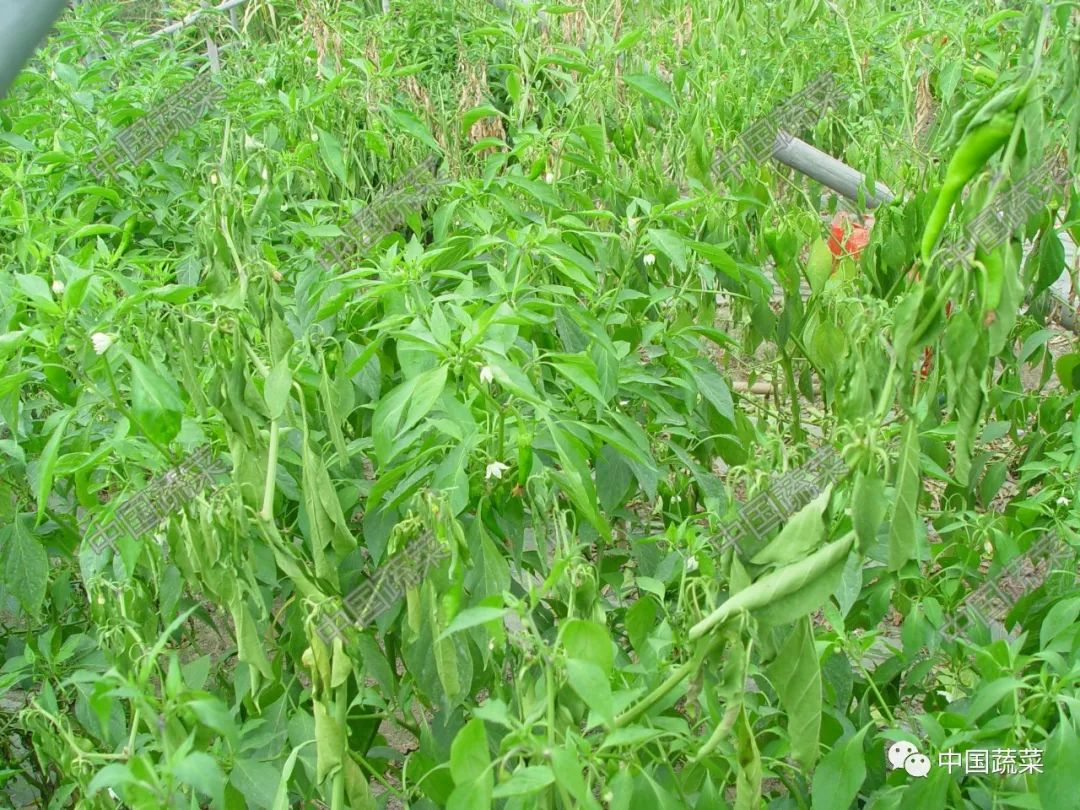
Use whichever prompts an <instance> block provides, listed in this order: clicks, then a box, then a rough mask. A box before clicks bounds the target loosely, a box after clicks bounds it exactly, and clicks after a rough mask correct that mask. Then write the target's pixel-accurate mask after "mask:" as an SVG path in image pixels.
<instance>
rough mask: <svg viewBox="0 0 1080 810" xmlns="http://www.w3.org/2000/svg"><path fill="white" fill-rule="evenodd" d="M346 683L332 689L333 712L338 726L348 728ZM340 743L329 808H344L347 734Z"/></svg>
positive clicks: (347, 750) (337, 809) (333, 809)
mask: <svg viewBox="0 0 1080 810" xmlns="http://www.w3.org/2000/svg"><path fill="white" fill-rule="evenodd" d="M347 688H348V684H344V683H343V684H342V685H341V686H339V687H338V688H337V689H335V690H334V714H335V715H336V718H335V719H336V720H337V722H338V725H339V727H340V728H342V729H345V728H348V719H349V718H348V706H347V704H346V703H345V690H346V689H347ZM343 736H344V740H343V741H342V745H341V767H340V768H338V771H337V773H335V774H334V785H333V791H332V793H331V794H330V810H345V760H346V759H347V758H348V756H349V742H348V735H347V734H345V735H343Z"/></svg>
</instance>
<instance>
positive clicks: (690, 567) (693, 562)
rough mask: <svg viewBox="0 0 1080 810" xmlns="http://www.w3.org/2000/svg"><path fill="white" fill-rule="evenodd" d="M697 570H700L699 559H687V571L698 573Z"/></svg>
mask: <svg viewBox="0 0 1080 810" xmlns="http://www.w3.org/2000/svg"><path fill="white" fill-rule="evenodd" d="M697 569H698V561H697V557H687V558H686V570H687V571H697Z"/></svg>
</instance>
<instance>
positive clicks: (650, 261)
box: [642, 253, 656, 267]
mask: <svg viewBox="0 0 1080 810" xmlns="http://www.w3.org/2000/svg"><path fill="white" fill-rule="evenodd" d="M642 261H644V262H645V266H646V267H652V266H653V265H654V264H656V256H654V255H653V254H652V253H646V254H645V258H644V259H642Z"/></svg>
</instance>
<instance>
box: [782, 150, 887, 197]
mask: <svg viewBox="0 0 1080 810" xmlns="http://www.w3.org/2000/svg"><path fill="white" fill-rule="evenodd" d="M772 156H773V157H774V158H776V159H777V160H778V161H780V162H781V163H783V164H784V165H785V166H790V167H791V168H792V169H795V171H797V172H801V173H802V174H805V175H806V176H807V177H812V178H814V179H815V180H817V181H818V182H819V183H821V184H822V185H824V186H827V187H828V188H831V189H832V190H833V191H835V192H836V193H837V194H842V195H843V196H845V197H847V198H848V199H849V200H857V199H858V198H859V188H860V187H862V186H863V185H865V183H866V177H865V175H863V173H862V172H860V171H859V170H857V169H853V168H851V167H850V166H848V165H847V164H846V163H843V162H842V161H839V160H837V159H836V158H834V157H832V156H831V155H827V154H825V153H824V152H822V151H821V150H820V149H815V148H814V147H813V146H811V145H810V144H808V143H806V142H805V141H801V140H799V139H798V138H796V137H794V136H792V135H788V134H787V133H786V132H777V134H776V143H775V144H774V145H773V153H772ZM895 196H896V195H894V194H893V193H892V191H891V190H890V189H889V187H888V186H886V185H885V184H884V183H878V184H877V190H876V192H874V193H870V192H869V190H867V193H866V207H867V208H876V207H877V206H878V205H880V204H881V203H883V202H892V200H893V199H894V198H895Z"/></svg>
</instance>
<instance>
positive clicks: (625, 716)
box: [612, 635, 724, 729]
mask: <svg viewBox="0 0 1080 810" xmlns="http://www.w3.org/2000/svg"><path fill="white" fill-rule="evenodd" d="M723 643H724V637H723V636H721V635H717V636H715V637H714V638H712V639H710V640H709V641H708V642H706V643H705V644H703V645H702V646H700V647H698V651H697V652H696V653H695V654H694V657H693V658H691V659H690V660H689V661H686V662H685V663H683V664H682V665H681V666H679V667H678V668H677V669H676V670H675V671H674V672H672V673H671V674H670V675H669V676H668V677H667V678H666V679H665V680H664V682H663V683H662V684H660V685H659V686H658V687H656V688H655V689H653V690H652V691H651V692H650V693H649V694H647V695H646V696H645V697H644V698H642V699H641V700H640V701H638V702H637V703H635V704H634V705H633V706H631V707H630V708H629V709H627V710H626V711H625V712H623V713H622V714H620V715H619V716H618V717H616V718H615V723H614V724H613V725H612V728H613V729H616V728H621V727H622V726H625V725H626V724H627V723H629V722H630V721H632V720H636V719H637V718H638V717H640V716H641V715H642V714H644V713H645V712H646V711H647V710H648V709H649V708H650V707H652V706H653V705H655V704H656V703H657V702H659V701H660V699H661V698H663V697H664V695H666V694H667V693H668V692H670V691H671V690H672V689H674V688H675V687H676V686H678V685H679V684H680V683H681V682H682V680H683V678H685V677H686V676H687V675H689V674H690V673H691V672H694V671H696V670H697V668H698V667H699V666H701V662H702V661H704V660H705V658H706V656H708V654H709V653H711V652H712V651H713V650H715V649H716V648H717V647H719V646H720V645H722V644H723Z"/></svg>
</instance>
